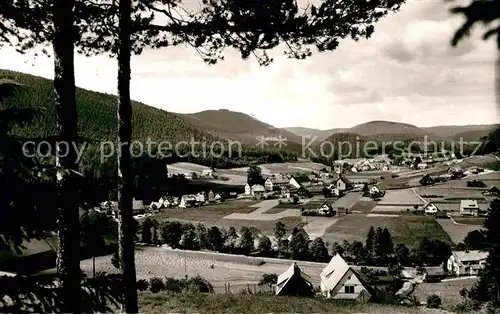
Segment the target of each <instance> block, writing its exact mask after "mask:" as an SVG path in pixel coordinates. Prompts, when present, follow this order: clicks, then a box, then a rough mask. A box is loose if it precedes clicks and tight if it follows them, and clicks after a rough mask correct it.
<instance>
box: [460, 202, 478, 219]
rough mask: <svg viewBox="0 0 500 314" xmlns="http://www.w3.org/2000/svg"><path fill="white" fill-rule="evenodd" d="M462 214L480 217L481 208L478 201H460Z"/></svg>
mask: <svg viewBox="0 0 500 314" xmlns="http://www.w3.org/2000/svg"><path fill="white" fill-rule="evenodd" d="M460 214H462V215H464V216H477V215H479V206H478V205H477V201H476V200H462V201H460Z"/></svg>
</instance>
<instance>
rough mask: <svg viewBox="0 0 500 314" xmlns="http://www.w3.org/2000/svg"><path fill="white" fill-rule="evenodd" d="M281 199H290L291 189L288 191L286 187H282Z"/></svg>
mask: <svg viewBox="0 0 500 314" xmlns="http://www.w3.org/2000/svg"><path fill="white" fill-rule="evenodd" d="M281 197H282V198H290V197H291V193H290V189H288V188H287V187H286V186H282V187H281Z"/></svg>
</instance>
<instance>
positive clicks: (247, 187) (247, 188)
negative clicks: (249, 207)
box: [245, 183, 252, 195]
mask: <svg viewBox="0 0 500 314" xmlns="http://www.w3.org/2000/svg"><path fill="white" fill-rule="evenodd" d="M245 195H252V188H251V187H250V184H248V183H247V184H246V185H245Z"/></svg>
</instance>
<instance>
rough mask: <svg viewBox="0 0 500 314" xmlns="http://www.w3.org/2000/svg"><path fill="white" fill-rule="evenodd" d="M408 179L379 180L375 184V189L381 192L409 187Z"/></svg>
mask: <svg viewBox="0 0 500 314" xmlns="http://www.w3.org/2000/svg"><path fill="white" fill-rule="evenodd" d="M410 180H411V179H410V178H403V177H399V178H386V179H385V180H381V181H380V183H378V184H377V187H378V188H379V189H381V190H393V189H403V188H407V187H409V186H410V185H409V182H410Z"/></svg>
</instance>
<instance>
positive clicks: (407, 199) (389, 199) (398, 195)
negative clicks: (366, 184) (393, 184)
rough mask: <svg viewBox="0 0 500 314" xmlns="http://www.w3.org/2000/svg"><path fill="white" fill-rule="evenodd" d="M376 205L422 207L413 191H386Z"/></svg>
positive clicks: (420, 201)
mask: <svg viewBox="0 0 500 314" xmlns="http://www.w3.org/2000/svg"><path fill="white" fill-rule="evenodd" d="M378 205H397V206H413V205H423V202H422V200H421V199H420V198H419V197H418V196H417V195H416V194H415V192H413V190H393V191H387V192H386V193H385V196H384V198H382V200H380V201H379V202H378Z"/></svg>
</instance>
